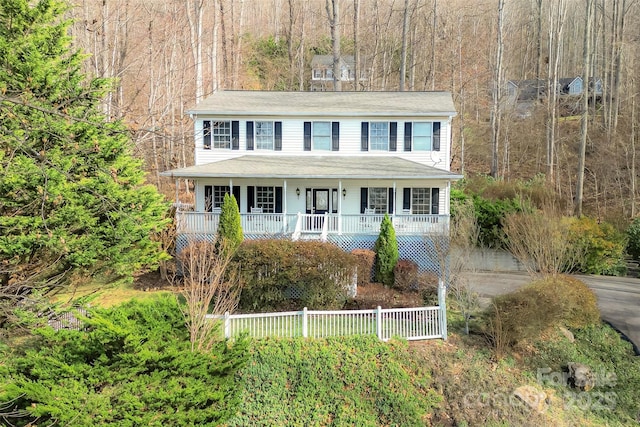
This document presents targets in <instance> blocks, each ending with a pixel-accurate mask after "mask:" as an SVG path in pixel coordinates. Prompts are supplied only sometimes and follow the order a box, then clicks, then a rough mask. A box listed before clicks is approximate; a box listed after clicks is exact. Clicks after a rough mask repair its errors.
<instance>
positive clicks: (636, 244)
mask: <svg viewBox="0 0 640 427" xmlns="http://www.w3.org/2000/svg"><path fill="white" fill-rule="evenodd" d="M627 253H628V254H629V255H631V257H632V258H633V259H635V260H636V261H637V260H640V217H635V218H634V219H633V221H631V224H629V228H627Z"/></svg>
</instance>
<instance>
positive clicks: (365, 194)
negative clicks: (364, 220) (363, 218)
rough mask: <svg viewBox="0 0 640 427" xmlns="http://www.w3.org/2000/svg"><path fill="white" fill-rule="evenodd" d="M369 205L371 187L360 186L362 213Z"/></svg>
mask: <svg viewBox="0 0 640 427" xmlns="http://www.w3.org/2000/svg"><path fill="white" fill-rule="evenodd" d="M368 207H369V189H368V188H367V187H362V188H360V213H361V214H363V213H364V210H365V209H366V208H368Z"/></svg>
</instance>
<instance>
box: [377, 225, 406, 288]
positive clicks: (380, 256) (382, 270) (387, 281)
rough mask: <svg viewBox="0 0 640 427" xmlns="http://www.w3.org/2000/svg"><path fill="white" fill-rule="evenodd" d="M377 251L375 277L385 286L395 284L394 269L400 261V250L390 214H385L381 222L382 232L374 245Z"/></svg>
mask: <svg viewBox="0 0 640 427" xmlns="http://www.w3.org/2000/svg"><path fill="white" fill-rule="evenodd" d="M374 251H375V252H376V268H375V272H376V274H375V279H376V281H377V282H380V283H382V284H384V285H385V286H393V280H394V277H393V269H394V268H395V266H396V264H397V263H398V258H400V252H399V251H398V240H397V239H396V231H395V229H394V228H393V224H392V223H391V219H390V218H389V215H387V214H385V216H384V218H383V219H382V223H381V224H380V234H379V235H378V239H377V240H376V244H375V247H374Z"/></svg>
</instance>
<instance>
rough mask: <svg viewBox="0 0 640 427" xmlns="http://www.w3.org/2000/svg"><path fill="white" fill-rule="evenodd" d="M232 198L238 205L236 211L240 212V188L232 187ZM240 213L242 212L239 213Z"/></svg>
mask: <svg viewBox="0 0 640 427" xmlns="http://www.w3.org/2000/svg"><path fill="white" fill-rule="evenodd" d="M232 194H233V197H235V198H236V202H237V203H238V210H239V211H240V186H238V185H234V186H233V190H232ZM240 212H242V211H240Z"/></svg>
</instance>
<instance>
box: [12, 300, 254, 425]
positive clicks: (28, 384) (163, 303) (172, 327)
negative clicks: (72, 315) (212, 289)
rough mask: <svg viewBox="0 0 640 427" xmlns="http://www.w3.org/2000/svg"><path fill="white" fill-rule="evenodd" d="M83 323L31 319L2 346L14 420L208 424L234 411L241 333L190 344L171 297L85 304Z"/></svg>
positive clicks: (21, 422) (241, 353)
mask: <svg viewBox="0 0 640 427" xmlns="http://www.w3.org/2000/svg"><path fill="white" fill-rule="evenodd" d="M85 324H86V327H87V330H86V331H73V330H61V331H54V330H53V329H51V328H42V329H39V330H37V331H35V333H34V336H33V338H32V339H31V340H30V341H29V342H27V343H26V344H24V346H23V347H22V348H19V349H14V351H13V353H12V354H11V355H10V356H9V355H7V354H5V355H3V356H4V357H3V359H4V360H5V361H6V364H5V366H4V367H3V370H4V371H5V372H2V374H3V375H2V377H3V378H5V380H4V385H3V387H0V402H12V409H14V410H12V411H11V413H12V414H13V415H12V417H11V418H10V419H11V422H12V423H13V424H15V425H35V423H37V424H38V425H53V424H60V425H65V426H89V425H101V426H111V425H112V426H122V425H153V426H165V425H194V424H197V425H211V426H213V425H219V424H220V423H221V422H224V421H225V420H226V419H228V418H229V417H231V416H232V415H233V414H234V413H235V412H236V410H237V407H238V404H239V396H240V390H239V389H238V387H237V385H236V383H235V381H234V376H235V375H236V372H237V371H238V370H239V369H240V368H241V367H242V366H243V364H244V362H245V360H246V345H247V342H246V341H245V340H242V339H241V340H238V341H236V342H235V343H234V344H233V346H230V345H229V344H228V343H227V342H224V341H219V342H218V343H217V345H214V346H213V348H212V349H211V352H207V353H205V352H192V351H190V343H189V334H188V331H187V329H186V328H185V326H184V317H183V314H182V311H181V310H180V307H179V305H178V303H177V302H176V299H175V298H174V297H172V296H165V297H162V298H158V299H156V300H153V301H148V302H135V301H134V302H130V303H127V304H124V305H122V306H120V307H116V308H113V309H108V310H105V309H91V310H89V315H88V318H87V319H86V320H85ZM4 409H7V407H6V406H5V407H0V410H4ZM30 423H31V424H30Z"/></svg>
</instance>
